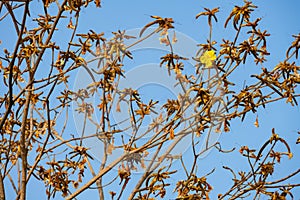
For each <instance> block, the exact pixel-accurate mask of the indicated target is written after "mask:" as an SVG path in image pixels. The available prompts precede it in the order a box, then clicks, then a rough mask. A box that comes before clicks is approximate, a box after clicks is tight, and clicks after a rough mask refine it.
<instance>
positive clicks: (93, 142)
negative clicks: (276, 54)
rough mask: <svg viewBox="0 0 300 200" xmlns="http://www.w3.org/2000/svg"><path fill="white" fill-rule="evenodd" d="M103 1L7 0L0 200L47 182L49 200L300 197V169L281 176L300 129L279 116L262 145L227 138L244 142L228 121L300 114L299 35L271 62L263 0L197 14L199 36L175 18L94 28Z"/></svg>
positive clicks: (0, 11) (255, 122) (0, 96)
mask: <svg viewBox="0 0 300 200" xmlns="http://www.w3.org/2000/svg"><path fill="white" fill-rule="evenodd" d="M182 3H183V2H182ZM102 4H104V5H102ZM128 4H130V2H128ZM101 6H105V3H103V2H101V1H100V0H94V1H92V0H55V1H54V0H43V1H37V2H36V1H31V0H13V1H10V0H4V1H1V2H0V26H1V32H2V30H4V29H5V30H7V32H6V34H5V35H4V34H1V33H0V47H1V52H0V73H1V80H0V88H1V90H0V137H1V138H0V149H1V152H0V158H1V160H0V162H1V163H0V164H1V165H0V199H1V200H2V199H21V200H25V199H26V197H28V196H29V195H30V196H32V195H34V194H29V193H32V191H34V192H35V191H37V190H41V189H42V190H44V193H43V194H44V197H45V198H47V199H56V198H65V199H81V197H82V196H81V195H84V194H86V196H85V197H90V198H93V199H97V198H98V199H139V200H146V199H149V200H150V199H166V198H167V199H178V200H179V199H182V200H183V199H243V198H250V199H266V198H268V199H272V200H273V199H274V200H275V199H293V198H297V197H299V189H298V187H299V186H300V182H299V180H300V179H299V172H300V166H299V165H297V164H295V165H293V167H289V168H286V170H284V172H285V173H282V170H280V168H281V169H282V168H284V167H285V166H286V164H288V163H289V162H293V161H294V160H295V159H297V158H298V157H299V156H300V155H298V154H299V147H298V143H299V142H300V137H299V135H298V134H300V132H299V130H295V131H294V132H293V133H281V132H278V130H277V128H278V126H279V125H278V124H276V123H274V124H273V125H272V127H265V128H267V130H269V131H268V132H265V131H264V132H263V133H260V134H263V135H264V136H263V137H259V139H257V142H255V143H254V146H253V142H250V141H251V140H256V139H255V137H257V136H256V135H255V134H254V133H251V132H249V135H248V136H247V137H246V138H245V136H244V140H242V141H241V143H239V144H232V143H231V144H230V145H229V143H226V140H225V142H224V143H223V142H222V141H223V140H220V137H222V138H226V139H227V141H228V140H232V138H234V137H237V136H236V134H235V135H233V134H232V133H231V127H232V126H233V125H232V124H241V125H243V124H246V125H248V127H249V126H253V127H255V128H256V130H257V131H260V130H261V126H262V125H263V124H264V123H265V122H264V121H263V120H260V116H261V115H263V114H264V113H265V112H266V111H265V108H266V107H271V108H272V107H275V106H276V105H280V106H282V105H285V104H287V105H288V106H289V109H293V110H295V111H296V112H297V114H298V116H299V108H298V100H299V95H300V90H299V83H300V74H299V73H300V66H299V58H298V56H299V55H298V54H299V48H300V34H299V33H298V34H297V33H290V34H291V35H290V37H291V38H292V39H293V41H292V42H291V43H290V44H286V45H287V49H286V53H285V54H284V55H283V56H282V58H283V59H282V60H280V61H279V62H278V63H276V64H275V65H273V64H269V60H268V57H269V55H270V53H271V54H272V52H271V51H270V50H269V48H268V47H269V43H268V41H269V40H268V39H269V37H270V36H271V34H270V33H269V32H268V30H265V29H264V27H263V26H262V25H261V23H262V22H263V20H264V17H263V16H261V17H257V14H255V12H256V11H257V9H258V6H256V5H255V4H254V3H253V2H250V1H246V0H245V1H238V2H236V5H233V6H232V8H231V11H230V12H229V13H226V15H227V17H226V18H223V17H219V13H220V12H221V10H222V7H218V6H220V5H216V6H215V7H210V8H206V7H204V8H199V12H198V13H195V14H192V13H190V16H191V20H194V21H195V30H196V29H198V27H197V24H196V22H199V21H201V27H200V28H201V29H202V30H203V31H202V32H201V34H202V35H203V32H204V34H205V39H202V40H201V39H200V40H197V41H196V40H194V39H192V38H191V37H189V36H188V35H187V34H185V33H184V32H182V31H178V30H177V28H176V26H177V25H179V26H180V24H178V23H177V22H176V15H175V14H174V17H173V16H157V15H150V16H146V17H145V18H147V19H148V22H147V23H146V24H140V26H141V27H142V28H138V29H130V30H113V31H112V32H111V33H110V35H109V34H107V33H104V32H107V31H106V30H102V31H101V30H100V31H99V30H95V29H94V27H93V23H97V20H98V19H97V16H95V17H94V18H92V19H88V20H87V19H86V18H84V16H85V15H88V14H87V13H88V12H89V10H95V9H97V12H101V9H102V8H101ZM111 12H114V10H113V9H112V10H111ZM184 12H186V11H184ZM114 14H115V15H118V13H114ZM153 14H155V13H153ZM223 14H224V13H223ZM223 14H222V15H223ZM120 17H122V16H120ZM82 18H84V19H85V20H81V19H82ZM101 20H104V19H101ZM105 20H106V21H107V22H109V23H110V18H107V19H105ZM204 22H205V25H204ZM111 23H117V22H113V20H111ZM128 23H130V22H128ZM81 24H86V25H85V26H82V25H81ZM82 27H88V29H86V30H85V29H84V30H83V28H82ZM220 30H222V33H217V31H220ZM272 50H274V49H272ZM188 52H192V54H189V53H188ZM148 61H149V62H148ZM157 61H159V62H158V63H155V62H157ZM149 63H150V64H149ZM133 66H136V67H133ZM245 66H246V67H245ZM245 68H247V69H245ZM148 85H151V87H152V88H151V90H150V92H149V93H147V92H146V89H145V88H146V87H147V86H148ZM285 106H286V105H285ZM290 117H291V118H293V117H296V116H290ZM283 126H284V125H283ZM245 131H246V130H245ZM287 134H289V135H287ZM248 137H249V138H248ZM211 152H214V154H213V155H214V156H215V155H217V157H218V158H216V157H214V158H212V156H210V153H211ZM213 159H214V160H213ZM218 159H219V160H218ZM220 160H222V161H220ZM206 161H207V163H206V164H207V165H209V166H205V165H206V164H205V162H206ZM220 162H221V164H220ZM237 163H238V164H240V165H239V166H238V167H236V166H235V165H236V164H237ZM220 186H221V187H220ZM37 188H39V189H37ZM220 188H222V189H221V190H219V189H220ZM297 193H298V194H297ZM36 195H38V193H36ZM39 195H40V193H39Z"/></svg>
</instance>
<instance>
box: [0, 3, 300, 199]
mask: <svg viewBox="0 0 300 200" xmlns="http://www.w3.org/2000/svg"><path fill="white" fill-rule="evenodd" d="M253 3H254V4H255V5H257V6H258V9H257V10H256V11H255V12H254V17H262V21H261V23H260V28H261V29H262V30H264V29H266V30H268V32H269V33H270V34H271V36H270V37H269V38H268V46H267V48H268V50H269V52H270V53H271V55H270V56H269V57H268V58H267V59H268V62H267V63H265V64H264V67H267V68H268V69H272V68H274V66H275V65H276V64H277V63H278V62H279V61H281V60H283V59H284V57H285V51H286V49H287V48H288V47H289V45H290V44H291V42H292V41H293V38H292V36H291V35H292V34H298V33H299V32H300V23H299V19H300V12H299V8H300V1H299V0H289V1H280V0H273V1H266V0H265V1H261V0H255V1H253ZM32 4H33V3H32ZM236 4H238V5H243V1H242V0H234V1H233V0H197V1H195V0H194V1H191V0H188V1H179V0H165V1H161V0H152V1H146V0H131V1H117V0H103V1H102V8H101V9H94V8H91V9H85V10H83V12H82V16H81V20H80V26H79V31H78V32H79V33H84V32H87V31H88V30H89V29H93V30H94V31H96V32H105V35H106V36H110V35H111V32H112V31H117V30H133V29H137V28H142V27H143V26H144V25H145V24H147V23H149V22H150V21H152V19H151V18H150V15H157V16H161V17H171V18H173V19H174V21H175V23H174V25H175V30H176V31H178V32H180V33H181V34H182V35H184V36H186V37H189V41H191V42H195V44H198V43H204V42H205V41H206V38H207V37H208V29H207V25H206V19H205V18H200V19H198V20H196V19H195V16H196V14H198V13H199V12H201V11H203V8H204V7H207V8H214V7H220V13H218V14H217V16H218V18H219V21H220V22H221V23H218V24H214V32H213V38H216V40H219V41H220V38H231V35H230V32H224V30H223V26H224V23H222V22H224V20H225V19H226V18H227V16H228V14H229V12H230V11H231V10H232V8H233V7H234V5H236ZM32 6H34V5H32ZM32 13H33V14H38V13H35V11H34V10H33V11H32ZM5 26H6V25H5V24H4V23H1V22H0V32H2V33H0V36H1V38H0V39H1V40H2V42H3V44H2V46H5V44H8V43H9V41H7V42H6V41H5V40H10V39H11V36H10V35H9V30H7V29H6V28H5ZM132 33H138V31H134V30H133V31H132ZM67 34H68V33H61V35H58V36H57V37H59V39H60V40H62V41H63V39H64V37H67ZM136 35H137V34H136ZM157 37H158V36H157ZM10 41H11V40H10ZM12 43H14V42H13V41H12ZM2 48H3V47H1V49H2ZM175 48H176V47H175ZM195 49H196V47H195V46H191V47H190V49H187V50H183V49H181V47H180V46H177V51H179V52H181V53H182V54H186V55H185V56H189V57H190V58H191V56H194V53H195V52H193V50H195ZM146 51H147V54H148V52H150V53H149V54H148V55H150V56H147V57H142V59H141V58H138V59H137V60H135V61H134V62H132V63H130V66H125V68H126V69H128V70H129V71H130V70H132V69H135V68H136V67H139V66H141V65H155V64H158V63H159V62H160V61H159V55H160V54H159V52H160V51H164V49H155V50H153V49H152V50H151V48H150V49H147V50H146V49H144V50H143V51H137V52H136V53H135V55H137V56H141V55H143V52H146ZM151 51H153V52H152V54H151ZM296 64H297V65H300V62H299V60H298V61H296ZM260 68H261V66H254V65H247V64H245V65H242V66H241V69H240V70H239V74H237V75H236V77H232V80H234V81H237V83H238V85H237V87H243V84H244V81H243V77H245V78H248V77H249V75H250V73H255V72H258V69H260ZM152 73H153V72H152ZM158 73H159V72H158ZM133 75H134V73H133ZM128 76H130V74H128ZM241 77H242V78H241ZM144 78H145V79H146V77H144ZM148 82H149V83H151V84H145V85H146V86H147V87H146V86H145V87H142V88H141V90H143V93H144V94H145V95H150V96H151V95H153V91H154V90H155V91H160V90H164V91H163V92H161V93H163V94H164V95H165V96H159V98H160V99H161V101H163V100H164V99H166V98H168V97H170V96H171V97H172V95H173V94H172V91H169V90H168V88H166V87H164V88H160V86H159V84H160V82H159V81H158V80H155V79H153V80H150V81H148ZM157 82H159V84H158V85H157V84H155V83H157ZM250 82H251V81H250ZM124 84H125V83H124ZM246 84H247V83H246ZM74 85H75V86H74V87H76V81H75V83H74ZM137 87H140V85H137ZM153 96H155V94H154V95H153ZM145 98H147V97H145ZM162 104H163V103H162ZM255 117H256V114H255V115H253V114H249V115H248V116H247V117H246V119H245V121H244V123H241V122H240V120H234V121H233V123H232V124H231V132H229V133H224V134H222V135H221V137H220V138H219V141H220V142H221V143H222V144H223V145H222V146H223V147H224V148H225V149H226V148H228V149H230V148H232V147H236V148H237V149H239V148H240V147H241V146H243V145H248V146H249V147H251V146H252V147H258V146H260V145H262V144H263V143H264V142H265V141H266V140H267V139H268V138H269V137H270V135H271V129H272V128H273V127H275V128H276V132H278V133H279V135H280V136H282V137H283V138H286V139H287V141H289V143H290V144H291V145H292V146H291V148H292V151H295V152H296V151H298V153H299V152H300V151H299V150H300V147H299V145H298V146H297V145H296V144H295V141H296V138H297V131H300V126H299V124H300V123H299V122H300V111H299V107H297V106H294V107H292V106H290V105H287V104H285V102H284V101H281V102H276V103H274V104H270V105H268V106H267V107H266V109H258V117H259V122H260V127H259V128H255V127H254V125H253V123H254V121H255ZM188 153H190V151H189V150H187V151H186V154H188ZM237 155H238V151H237V152H236V153H233V154H232V155H231V156H230V155H224V156H223V154H219V153H218V152H217V151H212V152H210V153H209V154H208V155H206V156H205V157H203V158H201V160H200V161H199V163H200V164H199V169H198V173H199V176H201V175H205V174H206V173H208V172H209V171H210V170H211V169H213V168H214V167H215V168H216V171H215V173H214V174H212V175H211V176H209V178H208V182H211V183H212V185H214V186H215V190H214V191H213V192H212V197H211V198H212V199H216V195H217V194H218V193H222V192H225V191H226V188H229V184H231V183H232V182H231V180H230V179H228V177H229V176H228V175H230V174H229V173H228V172H227V171H225V170H223V169H222V165H228V166H231V167H233V168H234V169H236V170H241V169H243V168H245V165H244V163H246V159H243V158H241V157H240V156H239V157H237ZM299 160H300V154H298V155H297V154H296V153H295V154H294V158H293V159H292V160H290V161H289V162H283V163H282V165H279V170H278V171H276V172H275V174H274V176H276V175H281V174H286V172H290V171H291V170H289V169H292V168H299V167H300V164H299ZM187 161H188V160H187ZM284 161H287V159H285V158H284ZM175 166H176V165H175ZM178 166H180V165H178ZM200 167H201V168H200ZM246 168H247V167H246ZM137 176H138V175H137ZM133 177H134V176H133ZM178 177H180V176H177V175H176V178H178ZM182 178H184V177H182ZM171 180H172V178H171ZM294 180H295V181H296V182H298V183H299V182H300V177H299V176H298V177H297V178H295V179H294ZM174 181H175V179H174ZM134 185H135V184H131V185H130V186H129V188H128V190H126V191H125V194H124V197H125V196H126V194H128V193H126V192H127V191H130V187H134ZM31 187H34V185H31ZM112 187H119V186H116V185H113V186H112ZM118 190H119V189H118ZM30 191H34V189H29V193H28V199H35V198H36V197H37V196H36V195H37V193H36V192H38V191H36V192H30ZM170 191H172V190H170ZM295 191H296V192H295V193H294V198H295V199H300V190H299V189H298V190H295ZM8 192H11V191H8ZM43 193H44V191H42V194H43ZM96 195H97V193H96V191H93V192H92V191H86V192H84V193H82V194H81V195H80V196H79V197H78V199H96V198H97V196H96ZM8 196H9V193H8ZM174 197H176V196H174V195H171V196H168V195H167V198H166V199H169V198H174ZM8 199H9V198H8ZM56 199H60V197H59V195H57V196H56Z"/></svg>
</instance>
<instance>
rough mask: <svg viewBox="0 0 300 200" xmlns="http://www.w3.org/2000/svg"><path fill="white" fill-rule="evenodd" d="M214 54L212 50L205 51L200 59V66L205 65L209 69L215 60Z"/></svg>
mask: <svg viewBox="0 0 300 200" xmlns="http://www.w3.org/2000/svg"><path fill="white" fill-rule="evenodd" d="M216 58H217V57H216V54H215V51H214V50H209V51H206V52H204V53H203V54H202V56H201V57H200V62H201V63H202V64H205V66H206V67H208V68H210V67H212V63H213V61H214V60H216Z"/></svg>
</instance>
